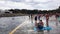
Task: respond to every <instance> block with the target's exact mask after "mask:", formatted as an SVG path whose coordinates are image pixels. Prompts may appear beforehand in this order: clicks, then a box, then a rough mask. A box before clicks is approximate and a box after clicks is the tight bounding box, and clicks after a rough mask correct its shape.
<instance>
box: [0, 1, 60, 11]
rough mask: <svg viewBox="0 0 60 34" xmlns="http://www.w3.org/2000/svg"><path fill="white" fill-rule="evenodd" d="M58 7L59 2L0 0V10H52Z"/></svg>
mask: <svg viewBox="0 0 60 34" xmlns="http://www.w3.org/2000/svg"><path fill="white" fill-rule="evenodd" d="M59 6H60V0H0V9H29V10H34V9H38V10H53V9H57V8H58V7H59Z"/></svg>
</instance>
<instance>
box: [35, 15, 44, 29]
mask: <svg viewBox="0 0 60 34" xmlns="http://www.w3.org/2000/svg"><path fill="white" fill-rule="evenodd" d="M37 19H38V20H39V22H38V23H37ZM35 27H36V28H37V29H38V30H41V29H42V28H43V27H44V24H43V22H42V20H40V16H38V17H37V16H35Z"/></svg>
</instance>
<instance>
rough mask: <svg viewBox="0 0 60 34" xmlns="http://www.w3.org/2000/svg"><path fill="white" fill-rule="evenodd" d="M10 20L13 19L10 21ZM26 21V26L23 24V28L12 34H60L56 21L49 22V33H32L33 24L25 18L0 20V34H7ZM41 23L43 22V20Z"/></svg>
mask: <svg viewBox="0 0 60 34" xmlns="http://www.w3.org/2000/svg"><path fill="white" fill-rule="evenodd" d="M12 18H14V19H13V20H12ZM26 20H27V21H28V23H27V24H26V25H24V24H23V25H24V26H21V27H20V28H18V29H17V30H16V31H15V32H14V33H13V34H60V23H58V25H57V26H56V21H49V26H50V27H52V30H50V31H47V30H44V31H41V32H37V31H34V23H31V21H30V20H29V19H28V17H27V16H19V17H2V18H0V34H9V33H10V32H11V31H12V30H13V29H14V28H16V27H17V26H18V25H20V24H21V23H23V22H24V21H26ZM43 21H44V22H45V19H43ZM45 25H46V23H45ZM45 25H44V26H45Z"/></svg>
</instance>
